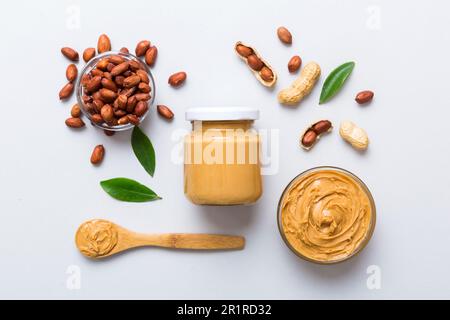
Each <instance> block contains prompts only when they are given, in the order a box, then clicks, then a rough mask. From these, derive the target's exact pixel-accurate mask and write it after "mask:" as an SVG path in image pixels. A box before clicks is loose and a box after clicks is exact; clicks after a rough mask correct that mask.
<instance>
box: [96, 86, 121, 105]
mask: <svg viewBox="0 0 450 320" xmlns="http://www.w3.org/2000/svg"><path fill="white" fill-rule="evenodd" d="M100 95H101V97H102V100H103V101H105V102H113V101H114V100H116V98H117V93H115V92H114V91H112V90H109V89H105V88H103V89H100Z"/></svg>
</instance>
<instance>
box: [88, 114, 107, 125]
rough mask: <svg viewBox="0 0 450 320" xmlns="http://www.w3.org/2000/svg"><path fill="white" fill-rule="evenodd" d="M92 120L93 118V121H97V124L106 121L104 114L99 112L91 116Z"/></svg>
mask: <svg viewBox="0 0 450 320" xmlns="http://www.w3.org/2000/svg"><path fill="white" fill-rule="evenodd" d="M91 120H92V122H94V123H97V124H101V123H103V122H104V120H103V118H102V116H101V115H99V114H98V113H96V114H93V115H92V116H91Z"/></svg>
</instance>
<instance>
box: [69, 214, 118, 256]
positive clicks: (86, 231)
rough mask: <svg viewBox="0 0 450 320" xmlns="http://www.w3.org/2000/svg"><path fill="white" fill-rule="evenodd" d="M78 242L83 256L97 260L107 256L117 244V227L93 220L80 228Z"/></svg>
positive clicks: (103, 221)
mask: <svg viewBox="0 0 450 320" xmlns="http://www.w3.org/2000/svg"><path fill="white" fill-rule="evenodd" d="M76 242H77V246H78V248H79V250H80V251H81V253H82V254H84V255H85V256H88V257H92V258H96V257H101V256H104V255H107V254H108V253H110V252H111V250H112V249H114V247H115V246H116V244H117V230H116V228H115V226H114V225H113V224H112V223H111V222H109V221H105V220H91V221H88V222H86V223H84V224H82V225H81V226H80V228H79V229H78V232H77V236H76Z"/></svg>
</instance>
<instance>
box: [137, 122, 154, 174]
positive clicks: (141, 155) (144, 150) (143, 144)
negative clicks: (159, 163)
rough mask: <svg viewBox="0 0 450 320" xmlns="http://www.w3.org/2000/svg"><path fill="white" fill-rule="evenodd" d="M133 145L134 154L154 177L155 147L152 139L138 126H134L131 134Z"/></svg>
mask: <svg viewBox="0 0 450 320" xmlns="http://www.w3.org/2000/svg"><path fill="white" fill-rule="evenodd" d="M131 146H132V147H133V151H134V154H135V155H136V158H137V159H138V160H139V162H140V163H141V165H142V166H143V167H144V169H145V171H147V172H148V174H149V175H151V176H152V177H153V174H154V173H155V166H156V160H155V149H153V145H152V143H151V141H150V139H149V138H148V137H147V136H146V135H145V133H144V132H143V131H142V130H141V129H140V128H139V127H137V126H135V127H134V129H133V133H132V134H131Z"/></svg>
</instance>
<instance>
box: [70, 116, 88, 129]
mask: <svg viewBox="0 0 450 320" xmlns="http://www.w3.org/2000/svg"><path fill="white" fill-rule="evenodd" d="M66 126H68V127H70V128H82V127H84V122H83V120H81V118H68V119H66Z"/></svg>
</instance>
